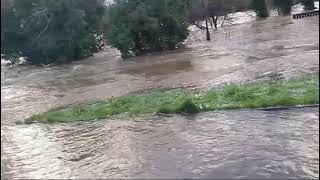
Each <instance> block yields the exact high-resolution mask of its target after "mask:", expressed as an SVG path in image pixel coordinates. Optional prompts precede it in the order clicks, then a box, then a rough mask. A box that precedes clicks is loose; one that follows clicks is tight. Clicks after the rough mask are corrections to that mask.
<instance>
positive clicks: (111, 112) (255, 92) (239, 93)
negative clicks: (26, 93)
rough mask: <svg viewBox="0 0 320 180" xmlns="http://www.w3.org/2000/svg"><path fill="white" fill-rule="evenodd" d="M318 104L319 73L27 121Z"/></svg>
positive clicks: (136, 99)
mask: <svg viewBox="0 0 320 180" xmlns="http://www.w3.org/2000/svg"><path fill="white" fill-rule="evenodd" d="M318 103H319V74H309V75H306V76H303V77H301V78H297V79H291V80H288V81H284V80H283V81H277V82H262V83H252V84H243V85H235V84H231V85H225V86H221V87H219V88H216V89H213V90H210V91H207V92H188V91H181V90H180V91H179V90H169V91H154V92H150V93H146V94H139V95H127V96H122V97H117V98H113V99H110V100H107V101H102V102H97V103H93V104H82V105H77V106H73V107H67V108H62V109H54V110H51V111H48V112H46V113H43V114H38V115H33V116H31V117H29V118H27V119H25V121H24V123H26V124H31V123H34V122H41V123H67V122H76V121H90V120H97V119H107V118H111V117H114V116H118V115H125V116H135V115H139V114H150V113H191V114H193V113H198V112H200V111H212V110H222V109H242V108H260V107H273V106H280V105H287V106H293V105H305V104H318Z"/></svg>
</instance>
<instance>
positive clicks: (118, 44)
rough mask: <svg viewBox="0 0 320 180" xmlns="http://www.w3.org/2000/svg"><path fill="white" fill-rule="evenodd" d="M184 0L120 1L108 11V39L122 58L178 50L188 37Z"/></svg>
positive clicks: (188, 3)
mask: <svg viewBox="0 0 320 180" xmlns="http://www.w3.org/2000/svg"><path fill="white" fill-rule="evenodd" d="M188 6H190V2H189V1H185V0H157V1H150V0H117V1H115V2H114V3H113V4H112V5H111V6H110V7H109V8H108V10H107V16H106V17H107V18H106V24H107V26H108V29H107V31H106V37H107V39H108V43H109V44H110V45H112V46H113V47H115V48H117V49H119V50H120V52H121V54H122V57H124V58H126V57H130V56H136V55H140V54H144V53H147V52H151V51H161V50H166V49H169V50H171V49H175V48H176V47H177V45H179V44H180V43H181V42H183V41H184V40H185V39H186V38H187V36H188V29H187V27H188V24H187V21H186V12H187V10H188Z"/></svg>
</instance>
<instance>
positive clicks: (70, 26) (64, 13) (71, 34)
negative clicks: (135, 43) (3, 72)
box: [1, 0, 105, 64]
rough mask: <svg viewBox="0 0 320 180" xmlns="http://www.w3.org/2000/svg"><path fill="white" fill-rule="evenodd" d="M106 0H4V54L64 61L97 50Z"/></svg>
mask: <svg viewBox="0 0 320 180" xmlns="http://www.w3.org/2000/svg"><path fill="white" fill-rule="evenodd" d="M104 13H105V5H104V1H103V0H90V1H87V0H1V54H4V55H5V56H6V57H5V58H6V59H9V60H10V59H12V60H14V59H17V57H24V58H25V59H26V60H27V61H28V62H30V63H32V64H48V63H65V62H68V61H73V60H78V59H81V58H84V57H88V56H90V55H92V53H93V52H96V51H97V48H96V45H97V39H96V38H95V36H96V35H97V34H98V33H99V32H98V31H99V28H101V24H100V21H101V19H102V17H103V16H104Z"/></svg>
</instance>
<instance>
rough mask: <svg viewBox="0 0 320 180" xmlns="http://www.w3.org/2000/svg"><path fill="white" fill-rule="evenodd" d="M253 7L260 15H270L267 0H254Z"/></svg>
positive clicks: (263, 16) (262, 16)
mask: <svg viewBox="0 0 320 180" xmlns="http://www.w3.org/2000/svg"><path fill="white" fill-rule="evenodd" d="M251 7H252V9H254V11H255V12H256V13H257V16H258V17H261V18H265V17H268V16H269V11H268V8H267V4H266V1H265V0H252V2H251Z"/></svg>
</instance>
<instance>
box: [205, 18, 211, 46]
mask: <svg viewBox="0 0 320 180" xmlns="http://www.w3.org/2000/svg"><path fill="white" fill-rule="evenodd" d="M206 31H207V33H206V34H207V41H210V39H211V38H210V32H209V28H208V19H206Z"/></svg>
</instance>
